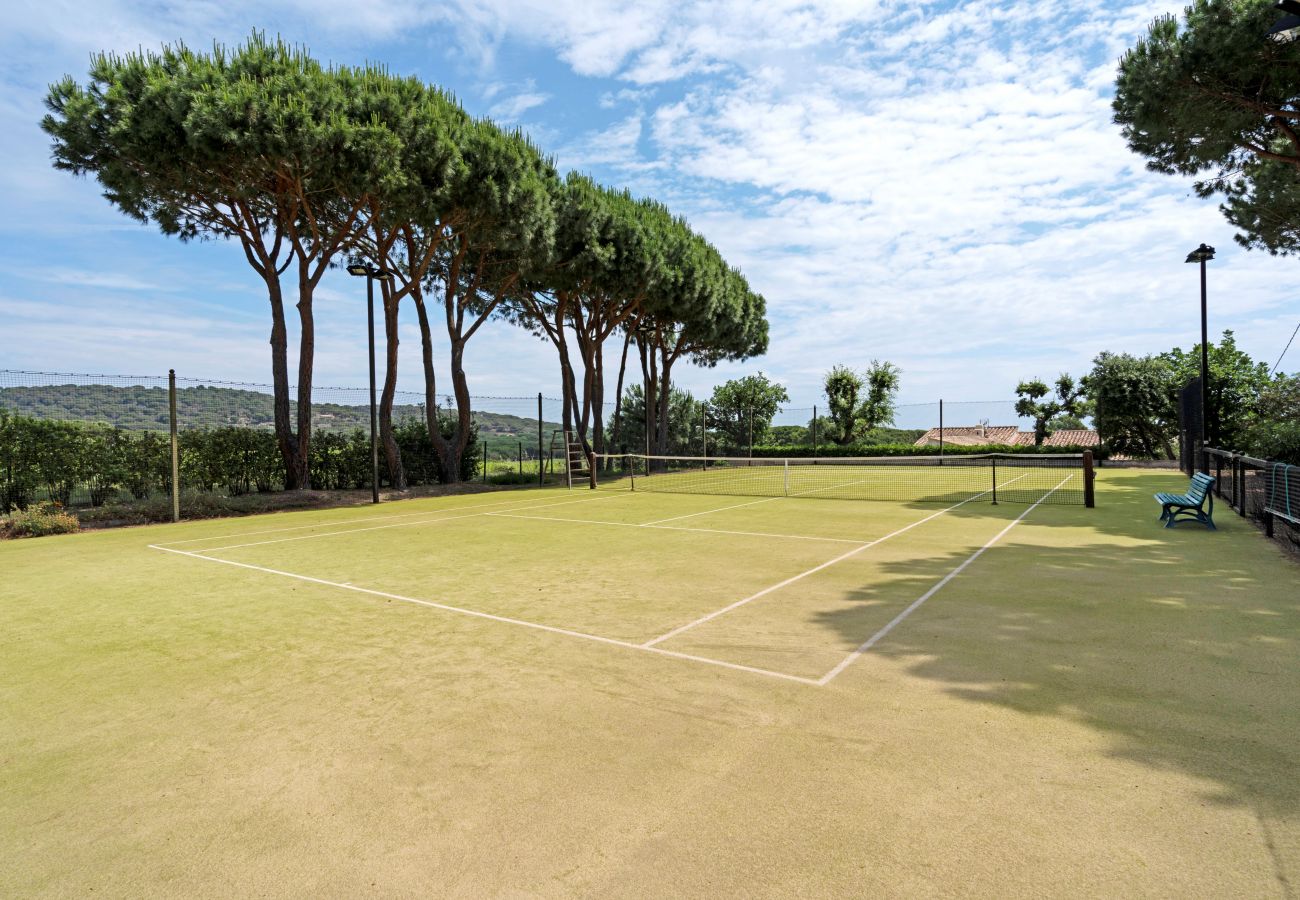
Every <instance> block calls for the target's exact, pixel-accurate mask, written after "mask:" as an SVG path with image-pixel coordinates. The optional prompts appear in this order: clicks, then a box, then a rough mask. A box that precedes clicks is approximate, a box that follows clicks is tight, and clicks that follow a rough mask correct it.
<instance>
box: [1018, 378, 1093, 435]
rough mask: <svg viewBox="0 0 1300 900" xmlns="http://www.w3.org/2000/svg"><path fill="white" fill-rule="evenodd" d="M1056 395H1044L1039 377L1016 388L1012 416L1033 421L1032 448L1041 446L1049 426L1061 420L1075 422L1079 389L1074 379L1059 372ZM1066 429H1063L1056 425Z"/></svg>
mask: <svg viewBox="0 0 1300 900" xmlns="http://www.w3.org/2000/svg"><path fill="white" fill-rule="evenodd" d="M1055 387H1056V394H1055V396H1054V397H1053V398H1052V399H1049V400H1044V399H1043V398H1044V397H1047V396H1048V390H1049V389H1048V387H1047V385H1046V384H1045V383H1044V382H1043V380H1042V379H1041V378H1035V379H1033V380H1031V381H1022V382H1020V384H1018V385H1016V394H1017V395H1018V397H1019V399H1018V400H1016V415H1018V416H1020V417H1021V418H1024V419H1033V420H1034V446H1035V447H1041V446H1043V441H1045V440H1046V439H1047V436H1048V435H1049V434H1050V433H1051V427H1050V426H1051V423H1052V422H1054V421H1056V420H1057V419H1059V418H1061V417H1065V418H1066V419H1067V420H1076V421H1077V419H1078V416H1079V408H1080V403H1081V402H1082V401H1083V389H1082V388H1081V387H1080V386H1079V385H1076V384H1075V382H1074V379H1073V378H1071V377H1070V376H1069V375H1067V374H1066V373H1064V372H1062V373H1061V375H1060V377H1058V378H1057V379H1056V384H1055ZM1058 427H1067V426H1058Z"/></svg>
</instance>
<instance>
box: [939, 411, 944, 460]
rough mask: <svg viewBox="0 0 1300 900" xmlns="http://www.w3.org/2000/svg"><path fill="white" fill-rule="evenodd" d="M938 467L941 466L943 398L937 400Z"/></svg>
mask: <svg viewBox="0 0 1300 900" xmlns="http://www.w3.org/2000/svg"><path fill="white" fill-rule="evenodd" d="M939 465H943V398H942V397H940V398H939Z"/></svg>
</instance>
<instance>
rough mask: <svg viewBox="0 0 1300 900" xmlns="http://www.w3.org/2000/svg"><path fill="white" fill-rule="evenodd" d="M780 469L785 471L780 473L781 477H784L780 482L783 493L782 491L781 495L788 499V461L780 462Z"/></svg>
mask: <svg viewBox="0 0 1300 900" xmlns="http://www.w3.org/2000/svg"><path fill="white" fill-rule="evenodd" d="M781 467H782V468H783V469H784V470H785V471H784V472H783V473H782V475H783V476H784V478H783V480H782V484H783V491H784V494H783V495H784V496H786V497H789V496H790V460H788V459H783V460H781Z"/></svg>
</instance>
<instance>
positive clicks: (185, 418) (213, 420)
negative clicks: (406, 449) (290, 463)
mask: <svg viewBox="0 0 1300 900" xmlns="http://www.w3.org/2000/svg"><path fill="white" fill-rule="evenodd" d="M356 394H357V397H358V399H359V400H360V401H361V402H360V403H357V404H351V403H322V402H316V403H313V404H312V425H313V427H314V428H315V429H317V430H319V431H351V430H352V429H354V428H362V429H365V428H369V427H370V407H369V405H368V404H367V403H366V397H365V392H364V391H360V390H359V391H357V392H356ZM0 409H7V410H10V411H12V412H16V413H18V414H20V415H25V416H33V417H35V418H39V419H59V420H64V421H80V422H104V423H107V424H109V425H113V426H115V427H118V428H125V429H130V430H133V431H166V430H167V428H168V423H167V389H166V388H163V387H140V386H135V387H115V386H112V385H100V384H95V385H80V384H61V385H47V386H42V387H7V388H0ZM176 413H177V419H178V424H179V425H180V427H181V428H204V427H208V428H210V427H216V426H221V425H239V426H244V427H248V428H263V429H267V430H270V429H271V428H272V427H273V422H274V409H273V404H272V399H271V396H270V395H269V394H264V393H261V392H259V391H249V390H240V389H236V388H226V387H210V386H199V387H185V388H180V389H178V390H177V391H176ZM423 416H424V408H423V407H422V406H420V405H416V404H405V405H399V406H395V407H394V408H393V418H394V419H395V420H398V421H400V420H402V419H408V418H422V417H423ZM474 420H475V422H476V423H477V424H478V430H479V439H480V440H486V441H488V442H489V446H490V448H491V449H492V451H493V452H494V453H495V452H498V447H500V448H502V449H501V452H504V450H505V449H506V448H509V449H510V451H511V452H512V453H513V452H515V450H516V448H517V446H518V442H519V441H523V442H524V446H525V450H526V451H527V450H529V449H532V448H534V447H536V444H537V420H536V419H529V418H525V417H522V416H513V415H507V414H505V413H494V412H479V411H475V413H474ZM542 427H543V431H544V433H545V435H546V440H547V441H548V442H549V441H550V437H551V432H552V431H553V430H556V429H558V428H559V427H560V426H559V425H558V424H556V423H554V422H544V423H543V425H542Z"/></svg>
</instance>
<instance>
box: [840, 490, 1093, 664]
mask: <svg viewBox="0 0 1300 900" xmlns="http://www.w3.org/2000/svg"><path fill="white" fill-rule="evenodd" d="M1073 477H1074V476H1073V475H1068V476H1066V477H1065V478H1064V479H1062V481H1061V483H1060V484H1058V485H1057V486H1056V487H1054V488H1052V489H1051V490H1050V491H1048V492H1047V493H1046V494H1044V495H1043V496H1042V497H1040V498H1038V500H1037V501H1035V503H1034V505H1033V506H1031V507H1029V508H1028V509H1026V510H1025V511H1024V512H1022V513H1021V514H1020V515H1018V516H1016V517H1015V518H1014V519H1012V520H1011V522H1009V523H1008V524H1007V527H1006V528H1003V529H1002V530H1001V531H999V532H998V533H997V534H995V535H993V537H991V538H989V540H988V542H987V543H986V544H984V546H983V547H980V548H979V549H978V550H976V551H975V552H974V553H972V554H971V555H970V556H968V557H966V559H965V560H964V561H963V562H962V563H961V565H959V566H957V568H955V569H953V570H952V571H951V572H949V573H948V574H947V575H945V576H943V578H941V579H939V581H938V582H937V583H936V584H935V585H934V586H933V587H931V588H930V589H929V590H928V591H926V592H925V593H924V594H922V595H921V596H920V597H918V598H917V599H915V600H913V601H912V602H911V603H910V604H908V606H907V608H906V609H904V610H903V611H902V612H900V613H899V614H898V615H896V616H894V618H892V619H891V620H890V621H889V622H888V624H886V625H885V627H884V628H882V629H880V630H879V631H877V632H876V633H875V634H873V635H872V636H871V637H869V638H867V640H866V641H864V642H863V643H862V645H861V646H859V647H858V648H857V649H856V650H854V651H853V652H852V653H850V654H849V655H848V656H846V657H844V659H842V660H841V661H840V662H839V664H838V665H836V666H835V668H833V669H831V670H830V671H829V672H827V673H826V674H825V675H823V676H822V677H821V678H819V679H817V684H819V685H826V684H830V682H831V680H832V679H833V678H835V676H837V675H839V674H840V673H841V672H843V671H844V670H845V669H847V668H848V667H849V666H851V665H853V663H854V661H856V660H857V658H858V657H860V656H862V654H864V653H866V652H867V651H868V650H870V649H871V648H872V647H874V646H875V645H876V644H877V643H878V642H879V641H880V640H881V639H883V638H884V637H885V635H887V634H889V632H891V631H893V630H894V628H895V627H897V626H898V625H899V623H901V622H902V621H903V620H904V619H906V618H907V617H908V616H910V615H911V614H912V613H914V612H916V610H918V609H920V608H921V605H922V604H923V603H925V601H927V600H929V599H930V598H931V597H933V596H934V595H935V594H937V593H939V591H941V590H942V589H943V587H944V585H946V584H947V583H948V582H950V581H952V580H953V579H954V578H956V577H957V576H958V575H960V574H961V573H962V572H964V571H965V570H966V567H967V566H969V565H970V564H971V563H973V562H975V560H977V559H979V558H980V556H982V555H983V553H984V551H985V550H987V549H989V548H990V547H992V546H993V545H994V544H996V543H997V542H998V541H1000V540H1001V539H1002V537H1003V536H1004V535H1005V534H1006V533H1007V532H1008V531H1010V530H1011V529H1012V528H1015V527H1016V526H1017V525H1019V524H1020V522H1021V520H1023V519H1024V518H1025V516H1027V515H1029V514H1030V513H1031V512H1033V511H1034V510H1035V509H1037V508H1038V506H1039V504H1041V503H1042V502H1043V501H1044V500H1046V499H1047V498H1048V497H1050V496H1052V494H1054V493H1056V491H1057V490H1059V489H1060V488H1061V487H1062V486H1063V485H1064V484H1065V483H1066V482H1068V481H1069V480H1070V479H1071V478H1073Z"/></svg>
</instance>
